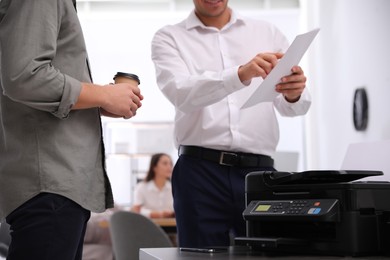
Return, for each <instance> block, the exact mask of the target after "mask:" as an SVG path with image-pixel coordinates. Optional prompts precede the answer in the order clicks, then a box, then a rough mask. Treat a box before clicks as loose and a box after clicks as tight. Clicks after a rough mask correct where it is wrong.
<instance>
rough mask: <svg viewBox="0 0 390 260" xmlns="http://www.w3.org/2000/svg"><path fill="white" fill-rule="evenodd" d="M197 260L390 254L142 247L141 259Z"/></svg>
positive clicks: (322, 259) (334, 258)
mask: <svg viewBox="0 0 390 260" xmlns="http://www.w3.org/2000/svg"><path fill="white" fill-rule="evenodd" d="M157 259H158V260H183V259H184V260H197V259H218V260H219V259H231V260H243V259H246V260H248V259H273V260H275V259H286V260H302V259H319V260H325V259H326V260H338V259H343V260H347V259H354V260H358V259H370V260H374V259H375V260H376V259H390V256H366V257H344V256H319V255H280V254H279V255H276V254H264V253H261V252H251V251H248V250H247V249H246V248H229V249H228V250H227V251H225V252H218V253H199V252H198V253H197V252H186V251H180V249H179V248H176V247H175V248H141V249H140V260H157Z"/></svg>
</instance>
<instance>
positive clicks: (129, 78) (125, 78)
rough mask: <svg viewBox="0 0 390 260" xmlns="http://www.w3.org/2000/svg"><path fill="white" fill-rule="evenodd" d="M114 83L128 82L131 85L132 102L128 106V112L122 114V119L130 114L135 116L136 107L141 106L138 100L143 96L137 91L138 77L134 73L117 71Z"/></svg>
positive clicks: (129, 116) (127, 117)
mask: <svg viewBox="0 0 390 260" xmlns="http://www.w3.org/2000/svg"><path fill="white" fill-rule="evenodd" d="M114 82H115V84H121V83H128V84H131V85H132V86H133V88H134V89H133V90H132V91H133V94H132V96H133V97H132V104H131V106H130V112H131V113H130V114H129V115H124V116H123V118H124V119H129V118H131V117H132V116H135V114H136V111H137V109H138V108H139V107H140V106H141V103H140V101H141V100H142V99H143V96H142V95H141V94H140V92H139V88H138V85H139V84H140V83H141V82H140V80H139V77H138V76H137V75H136V74H131V73H125V72H117V73H116V74H115V76H114Z"/></svg>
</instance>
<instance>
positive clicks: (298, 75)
mask: <svg viewBox="0 0 390 260" xmlns="http://www.w3.org/2000/svg"><path fill="white" fill-rule="evenodd" d="M291 72H292V73H291V74H290V75H288V76H285V77H283V78H281V80H280V83H279V84H277V85H276V88H275V90H276V92H278V93H282V94H283V95H284V97H285V99H286V100H287V101H288V102H296V101H298V100H299V97H300V96H301V94H302V92H303V90H304V89H305V87H306V76H305V74H304V72H303V70H302V68H301V67H299V66H294V67H292V69H291Z"/></svg>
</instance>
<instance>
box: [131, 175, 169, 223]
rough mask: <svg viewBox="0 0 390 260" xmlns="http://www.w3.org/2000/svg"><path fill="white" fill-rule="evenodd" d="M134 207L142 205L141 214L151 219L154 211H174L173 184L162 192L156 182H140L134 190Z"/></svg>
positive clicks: (165, 186)
mask: <svg viewBox="0 0 390 260" xmlns="http://www.w3.org/2000/svg"><path fill="white" fill-rule="evenodd" d="M134 205H137V206H138V205H141V214H142V215H145V216H147V217H150V213H151V212H152V211H173V197H172V186H171V182H170V181H167V182H166V183H165V185H164V187H163V188H162V189H161V190H160V189H159V188H158V187H157V186H156V184H155V182H154V181H148V182H144V181H142V182H139V183H137V185H136V187H135V190H134Z"/></svg>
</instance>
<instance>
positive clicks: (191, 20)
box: [186, 9, 245, 30]
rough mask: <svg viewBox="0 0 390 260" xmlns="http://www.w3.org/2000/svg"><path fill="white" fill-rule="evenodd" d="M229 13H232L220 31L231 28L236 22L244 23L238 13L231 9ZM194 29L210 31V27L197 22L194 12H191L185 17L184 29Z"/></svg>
mask: <svg viewBox="0 0 390 260" xmlns="http://www.w3.org/2000/svg"><path fill="white" fill-rule="evenodd" d="M231 12H232V15H231V17H230V21H229V22H228V23H227V24H226V25H225V26H224V27H223V28H222V30H225V29H226V28H229V27H230V26H232V25H234V24H235V23H238V22H242V23H245V21H244V19H243V17H242V16H241V15H240V14H239V13H237V12H236V11H234V10H232V9H231ZM196 27H200V28H205V29H210V27H207V26H206V25H204V24H203V23H202V22H201V21H200V20H199V18H198V17H197V16H196V14H195V10H192V12H191V13H190V15H189V16H188V17H187V20H186V29H187V30H190V29H193V28H196Z"/></svg>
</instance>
